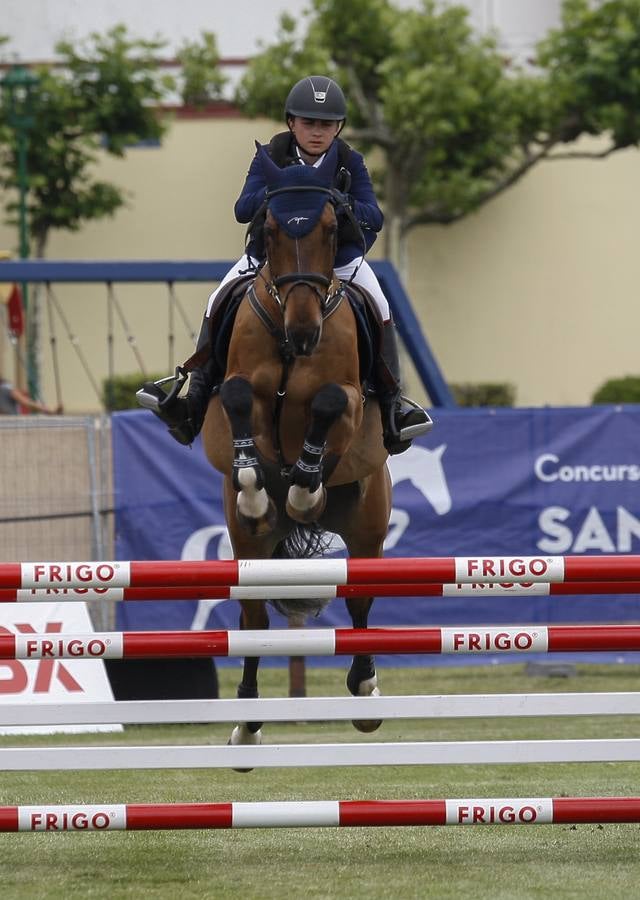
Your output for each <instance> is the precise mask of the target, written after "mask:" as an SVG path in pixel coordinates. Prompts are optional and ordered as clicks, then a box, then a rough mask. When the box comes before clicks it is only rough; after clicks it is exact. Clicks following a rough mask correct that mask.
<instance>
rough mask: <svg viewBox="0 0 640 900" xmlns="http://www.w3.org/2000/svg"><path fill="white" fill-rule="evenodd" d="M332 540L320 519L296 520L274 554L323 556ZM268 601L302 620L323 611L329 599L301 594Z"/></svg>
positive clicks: (304, 557) (282, 556)
mask: <svg viewBox="0 0 640 900" xmlns="http://www.w3.org/2000/svg"><path fill="white" fill-rule="evenodd" d="M330 544H331V538H330V537H329V536H328V535H327V532H326V531H324V529H323V528H322V527H321V526H320V525H318V523H317V522H311V523H310V524H309V525H301V524H296V526H295V527H294V529H293V531H291V532H290V533H289V534H288V535H287V537H286V538H284V539H283V540H282V541H280V543H279V544H277V546H276V548H275V550H274V551H273V554H272V556H271V558H272V559H312V558H316V557H318V556H323V555H324V553H325V552H326V551H327V550H328V549H329V546H330ZM269 602H270V603H271V605H272V606H273V607H274V609H277V610H278V612H279V613H281V614H282V615H283V616H286V617H287V618H288V619H296V620H299V621H300V624H302V623H304V620H305V619H306V617H307V616H309V615H313V616H318V615H320V613H321V612H322V610H323V609H324V608H325V606H327V604H328V603H329V602H330V601H329V600H328V599H326V598H322V597H300V598H287V599H280V600H271V601H269Z"/></svg>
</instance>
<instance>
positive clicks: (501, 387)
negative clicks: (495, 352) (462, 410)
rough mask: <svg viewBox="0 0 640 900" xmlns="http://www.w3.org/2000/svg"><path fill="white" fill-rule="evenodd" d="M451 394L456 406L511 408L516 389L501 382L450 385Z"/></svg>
mask: <svg viewBox="0 0 640 900" xmlns="http://www.w3.org/2000/svg"><path fill="white" fill-rule="evenodd" d="M449 387H450V388H451V393H452V394H453V397H454V400H455V401H456V403H457V404H458V406H513V404H514V403H515V402H516V389H515V387H514V386H513V385H512V384H507V383H503V382H495V383H493V382H483V383H479V384H471V383H465V384H451V385H449Z"/></svg>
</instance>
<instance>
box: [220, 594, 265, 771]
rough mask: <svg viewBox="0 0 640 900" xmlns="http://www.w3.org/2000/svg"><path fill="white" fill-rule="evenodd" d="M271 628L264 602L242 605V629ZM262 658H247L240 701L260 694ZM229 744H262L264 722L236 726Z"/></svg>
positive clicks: (238, 693)
mask: <svg viewBox="0 0 640 900" xmlns="http://www.w3.org/2000/svg"><path fill="white" fill-rule="evenodd" d="M268 627H269V616H268V615H267V610H266V607H265V603H264V600H247V601H246V602H243V603H242V612H241V613H240V628H241V630H245V629H267V628H268ZM259 664H260V657H258V656H245V658H244V664H243V667H242V681H241V682H240V684H239V685H238V690H237V696H238V699H239V700H246V699H254V698H257V697H258V696H259V694H258V666H259ZM229 743H230V744H232V745H233V746H237V745H238V744H261V743H262V722H241V723H240V724H238V725H236V726H235V728H234V729H233V731H232V732H231V737H230V738H229ZM235 771H236V772H250V771H251V769H236V770H235Z"/></svg>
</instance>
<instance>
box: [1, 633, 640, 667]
mask: <svg viewBox="0 0 640 900" xmlns="http://www.w3.org/2000/svg"><path fill="white" fill-rule="evenodd" d="M635 650H640V626H637V625H548V626H547V625H536V626H508V627H506V628H499V627H493V626H490V627H483V626H475V627H473V628H359V629H358V628H356V629H352V628H336V629H330V628H316V629H295V630H273V631H269V630H265V631H196V632H194V631H124V632H121V631H111V632H93V633H91V634H60V633H57V634H51V633H47V634H35V633H26V634H23V633H19V634H0V659H27V660H28V659H141V658H148V657H172V656H180V657H182V656H192V657H220V656H243V657H244V656H353V655H356V654H363V653H365V654H368V653H375V654H382V653H388V654H396V653H425V654H454V655H455V654H474V653H475V654H483V653H491V654H495V653H516V654H526V653H562V652H586V651H592V652H596V651H609V652H610V651H619V652H622V651H635Z"/></svg>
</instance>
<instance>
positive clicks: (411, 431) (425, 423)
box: [398, 395, 433, 443]
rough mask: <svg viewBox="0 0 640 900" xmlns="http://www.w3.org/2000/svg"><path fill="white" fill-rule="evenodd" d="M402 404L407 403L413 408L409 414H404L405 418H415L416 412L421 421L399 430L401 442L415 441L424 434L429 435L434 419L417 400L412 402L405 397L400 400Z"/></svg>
mask: <svg viewBox="0 0 640 900" xmlns="http://www.w3.org/2000/svg"><path fill="white" fill-rule="evenodd" d="M400 402H401V403H406V404H407V405H409V406H410V407H411V409H410V410H409V411H408V412H405V413H404V414H403V418H408V417H413V418H417V417H414V416H413V414H414V412H415V413H417V414H418V415H419V419H420V420H419V421H414V422H413V423H410V424H409V425H405V426H404V427H403V428H400V429H399V432H398V437H399V439H400V441H402V442H403V443H404V441H413V440H414V439H415V438H417V437H420V435H422V434H428V433H429V432H430V431H431V429H432V428H433V419H432V418H431V416H430V415H429V413H428V412H427V411H426V409H423V407H422V406H420V404H419V403H416V402H415V400H411V398H410V397H405V396H404V395H403V396H402V397H401V398H400Z"/></svg>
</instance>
